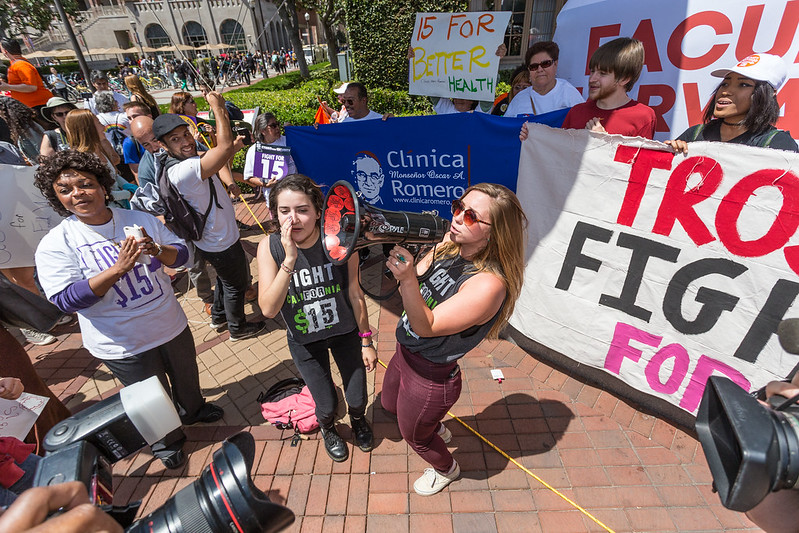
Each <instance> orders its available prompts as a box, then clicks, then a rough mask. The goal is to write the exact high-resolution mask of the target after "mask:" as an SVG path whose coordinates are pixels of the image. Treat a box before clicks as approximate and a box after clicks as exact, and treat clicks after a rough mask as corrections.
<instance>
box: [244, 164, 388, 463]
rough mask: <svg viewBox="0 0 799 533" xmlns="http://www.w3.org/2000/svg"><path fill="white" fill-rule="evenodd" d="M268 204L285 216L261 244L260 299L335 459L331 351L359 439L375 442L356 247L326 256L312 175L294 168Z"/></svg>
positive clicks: (373, 356)
mask: <svg viewBox="0 0 799 533" xmlns="http://www.w3.org/2000/svg"><path fill="white" fill-rule="evenodd" d="M269 210H270V211H271V212H272V217H273V219H275V220H277V221H278V222H279V224H280V233H273V234H272V235H270V236H269V238H268V239H264V240H262V241H261V243H260V244H259V245H258V276H259V277H258V279H259V283H258V285H259V288H258V304H259V305H260V307H261V312H262V313H263V314H264V315H265V316H268V317H270V318H272V317H274V316H276V315H277V314H278V313H281V314H282V316H283V320H284V321H285V322H286V335H287V338H288V346H289V351H290V352H291V358H292V359H293V360H294V364H295V366H296V367H297V369H298V370H299V371H300V374H302V378H303V380H305V383H306V384H307V385H308V390H310V392H311V396H313V399H314V402H315V403H316V418H317V419H318V420H319V425H320V427H321V428H322V435H323V437H324V440H325V451H327V454H328V455H329V456H330V458H331V459H333V460H334V461H337V462H341V461H346V460H347V457H349V450H348V448H347V444H346V443H345V442H344V440H343V439H342V438H341V437H340V436H339V434H338V432H337V431H336V428H335V425H334V422H335V415H336V405H337V403H338V398H337V396H336V388H335V386H334V385H333V379H332V378H331V374H330V355H329V354H328V351H329V352H330V353H331V354H332V355H333V359H334V360H335V361H336V366H338V369H339V372H340V373H341V379H342V381H343V383H344V396H345V397H346V399H347V406H348V413H349V415H350V423H351V425H352V433H353V436H354V437H355V444H356V445H357V446H358V447H359V448H360V449H361V450H362V451H365V452H368V451H370V450H371V449H372V443H373V436H372V430H371V428H370V427H369V424H368V423H367V422H366V417H365V416H364V414H365V412H366V401H367V395H366V371H367V370H370V371H371V370H372V369H374V367H375V362H376V361H377V352H375V349H374V343H373V342H372V330H371V328H370V327H369V314H368V312H367V310H366V299H365V298H364V296H363V292H361V288H360V286H359V285H358V282H357V280H358V255H357V254H356V255H354V256H352V257H350V258H349V260H348V261H347V262H345V263H343V264H340V265H336V264H333V263H332V262H331V261H330V260H328V259H327V258H326V257H325V253H324V251H323V249H322V240H321V239H320V234H321V230H320V227H319V218H320V217H321V215H322V191H321V190H320V189H319V187H318V186H317V185H316V184H315V183H314V182H313V181H311V179H310V178H309V177H307V176H303V175H302V174H292V175H290V176H286V177H285V178H283V179H282V180H280V181H278V182H277V184H275V185H274V186H273V187H272V189H271V190H270V192H269Z"/></svg>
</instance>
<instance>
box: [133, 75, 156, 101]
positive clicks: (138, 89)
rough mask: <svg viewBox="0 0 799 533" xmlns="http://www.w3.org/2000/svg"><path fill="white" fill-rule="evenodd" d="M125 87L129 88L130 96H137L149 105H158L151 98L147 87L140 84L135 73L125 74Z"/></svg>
mask: <svg viewBox="0 0 799 533" xmlns="http://www.w3.org/2000/svg"><path fill="white" fill-rule="evenodd" d="M125 87H127V88H128V89H130V93H131V95H132V96H137V97H138V98H139V99H141V101H142V102H144V103H145V104H147V105H148V106H149V107H158V104H157V103H156V102H155V98H153V97H152V95H150V93H148V92H147V89H145V88H144V85H142V82H141V80H140V79H139V77H138V76H137V75H135V74H131V75H130V76H125Z"/></svg>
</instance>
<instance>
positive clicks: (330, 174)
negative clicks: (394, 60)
mask: <svg viewBox="0 0 799 533" xmlns="http://www.w3.org/2000/svg"><path fill="white" fill-rule="evenodd" d="M567 111H568V109H566V110H561V111H556V112H554V113H548V114H546V115H539V116H537V117H530V118H505V117H497V116H493V115H488V114H485V113H456V114H451V115H433V116H423V117H394V118H389V119H388V120H369V121H365V122H348V123H343V124H323V125H320V126H319V128H318V129H316V128H313V127H311V126H291V127H288V128H286V140H287V143H286V144H287V145H288V146H290V147H291V153H292V156H293V157H294V161H295V163H296V164H297V171H298V172H300V173H302V174H305V175H307V176H309V177H311V178H312V179H313V180H314V181H315V182H317V183H318V184H320V185H322V186H329V185H332V184H333V183H335V182H336V181H338V180H342V179H343V180H347V181H349V182H350V183H352V185H353V187H354V188H355V190H356V191H358V192H360V193H361V198H362V200H363V201H365V202H367V203H370V204H372V205H374V206H376V207H379V208H380V209H388V210H391V211H414V212H420V211H438V212H439V214H441V215H442V216H448V213H449V206H450V204H451V203H452V200H454V199H456V198H458V197H459V196H460V195H461V194H463V191H464V190H465V189H466V188H467V187H468V186H469V185H471V184H475V183H481V182H486V181H488V182H492V183H500V184H502V185H505V186H506V187H508V188H509V189H511V190H513V191H515V190H516V179H517V175H518V170H519V151H520V148H521V143H520V141H519V130H520V129H521V125H522V123H524V122H525V121H535V122H542V123H544V124H548V125H551V126H554V127H558V126H560V124H561V123H562V122H563V118H564V117H565V114H566V112H567Z"/></svg>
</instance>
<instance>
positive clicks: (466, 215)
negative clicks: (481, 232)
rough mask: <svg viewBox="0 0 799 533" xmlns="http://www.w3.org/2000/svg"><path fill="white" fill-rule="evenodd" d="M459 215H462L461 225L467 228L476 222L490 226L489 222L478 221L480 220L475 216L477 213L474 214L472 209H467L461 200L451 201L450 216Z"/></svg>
mask: <svg viewBox="0 0 799 533" xmlns="http://www.w3.org/2000/svg"><path fill="white" fill-rule="evenodd" d="M461 213H463V223H464V224H466V225H467V226H473V225H475V224H477V223H478V222H482V223H483V224H485V225H486V226H490V225H491V223H490V222H486V221H485V220H480V218H479V217H478V216H477V213H475V212H474V209H472V208H469V209H467V208H466V206H465V205H463V202H462V201H461V200H452V216H454V217H456V216H458V215H460V214H461Z"/></svg>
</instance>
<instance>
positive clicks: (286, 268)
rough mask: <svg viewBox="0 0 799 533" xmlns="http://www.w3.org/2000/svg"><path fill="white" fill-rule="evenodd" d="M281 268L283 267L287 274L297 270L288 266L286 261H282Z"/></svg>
mask: <svg viewBox="0 0 799 533" xmlns="http://www.w3.org/2000/svg"><path fill="white" fill-rule="evenodd" d="M280 268H282V269H283V271H284V272H286V273H287V274H294V273H295V272H297V271H296V270H292V269H290V268H289V267H287V266H286V264H285V263H280Z"/></svg>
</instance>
